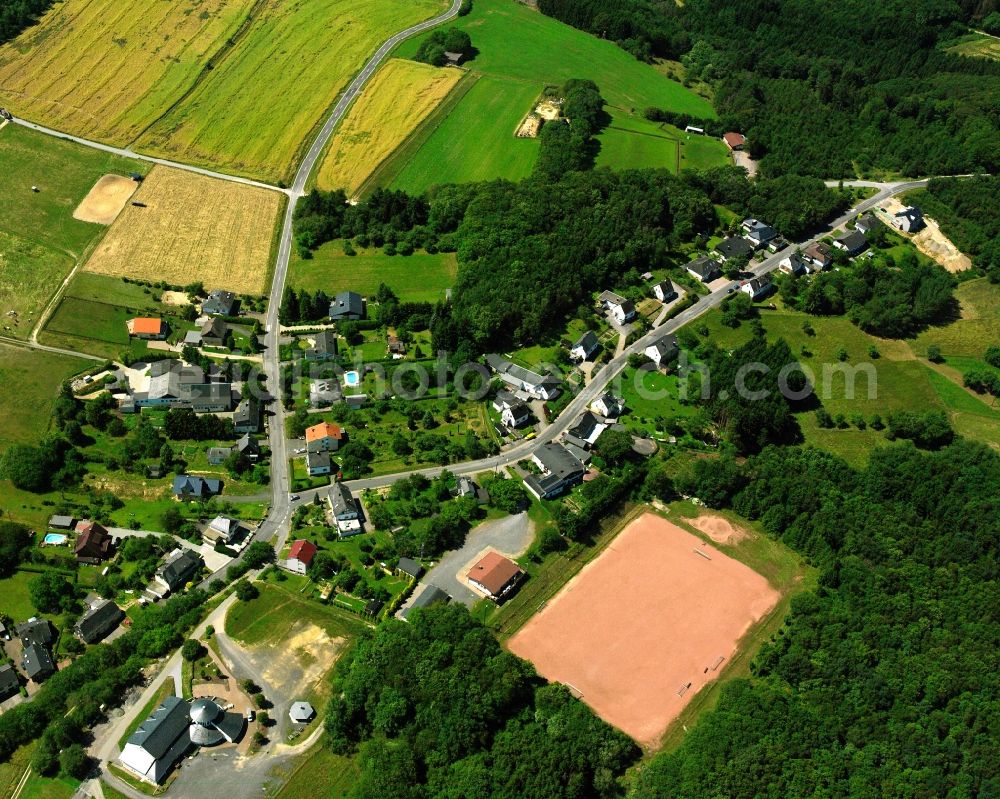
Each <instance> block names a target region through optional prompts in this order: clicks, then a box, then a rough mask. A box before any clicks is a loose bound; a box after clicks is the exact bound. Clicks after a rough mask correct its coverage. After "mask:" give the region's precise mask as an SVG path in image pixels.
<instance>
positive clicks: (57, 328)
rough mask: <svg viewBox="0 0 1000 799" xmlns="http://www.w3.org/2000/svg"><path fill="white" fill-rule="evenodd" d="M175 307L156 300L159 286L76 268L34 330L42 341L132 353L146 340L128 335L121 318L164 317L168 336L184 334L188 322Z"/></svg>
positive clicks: (138, 351) (110, 355) (144, 346)
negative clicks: (43, 322)
mask: <svg viewBox="0 0 1000 799" xmlns="http://www.w3.org/2000/svg"><path fill="white" fill-rule="evenodd" d="M177 311H178V308H177V307H176V306H171V305H165V304H164V303H162V302H160V293H159V291H158V290H154V289H150V288H148V287H145V286H139V285H136V284H135V283H126V282H124V281H123V280H120V279H118V278H113V277H108V276H106V275H98V274H94V273H92V272H79V273H78V274H77V275H75V276H74V278H73V280H72V281H71V282H70V284H69V285H68V286H67V287H66V291H65V293H64V294H63V296H62V298H61V299H60V300H59V304H58V305H56V307H55V308H54V309H53V311H52V315H51V316H50V317H49V318H48V320H47V321H46V323H45V327H44V328H43V330H42V331H41V334H40V335H39V341H41V342H42V343H43V344H50V345H53V346H60V347H64V348H68V349H75V350H80V351H81V352H89V353H91V354H93V355H99V356H102V357H106V358H118V357H119V356H120V354H121V352H122V351H123V350H125V349H126V348H129V349H131V352H132V354H133V356H139V355H141V354H142V353H144V352H146V350H147V349H148V343H147V342H146V341H144V340H142V339H132V340H131V341H130V340H129V335H128V328H127V327H126V324H125V323H126V321H127V320H129V319H131V318H132V317H134V316H161V317H166V318H167V321H168V323H169V324H170V325H171V338H176V337H177V336H178V335H183V331H184V329H185V327H191V325H190V324H188V323H184V322H182V320H181V319H180V317H179V316H175V314H176V313H177Z"/></svg>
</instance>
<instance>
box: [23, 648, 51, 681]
mask: <svg viewBox="0 0 1000 799" xmlns="http://www.w3.org/2000/svg"><path fill="white" fill-rule="evenodd" d="M21 668H22V669H23V670H24V673H25V674H27V675H28V679H29V680H31V681H32V682H36V683H37V682H41V681H42V680H44V679H45V678H46V677H48V676H49V675H50V674H54V673H55V670H56V664H55V663H54V662H53V661H52V653H51V652H50V651H49V648H48V647H47V646H42V645H41V644H30V645H29V646H26V647H25V648H24V649H23V650H22V652H21Z"/></svg>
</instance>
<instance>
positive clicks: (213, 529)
mask: <svg viewBox="0 0 1000 799" xmlns="http://www.w3.org/2000/svg"><path fill="white" fill-rule="evenodd" d="M239 529H240V523H239V522H238V521H236V519H230V518H228V517H226V516H216V517H215V518H214V519H212V521H210V522H209V523H208V527H206V528H205V531H204V532H203V533H202V534H201V537H202V540H204V541H205V543H206V544H217V543H223V544H228V543H230V542H232V540H233V539H234V538H235V537H236V533H237V532H239Z"/></svg>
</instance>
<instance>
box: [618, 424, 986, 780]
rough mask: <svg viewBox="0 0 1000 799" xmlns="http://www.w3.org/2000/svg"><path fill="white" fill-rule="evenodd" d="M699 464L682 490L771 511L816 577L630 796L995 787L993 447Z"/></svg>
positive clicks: (807, 452)
mask: <svg viewBox="0 0 1000 799" xmlns="http://www.w3.org/2000/svg"><path fill="white" fill-rule="evenodd" d="M698 471H699V473H698V474H690V475H688V476H687V478H686V480H682V481H680V487H681V488H682V490H690V491H693V492H694V493H696V494H698V495H699V496H702V497H703V498H708V497H711V498H713V500H714V503H713V504H716V505H718V506H726V507H731V508H732V509H733V510H735V511H736V512H737V513H739V514H741V515H743V516H746V517H748V518H751V519H758V520H760V522H761V523H762V525H763V526H764V528H765V529H766V530H768V531H769V532H770V533H771V534H772V535H774V536H775V537H778V538H780V539H781V540H782V541H784V542H785V543H786V544H788V545H789V546H792V547H793V548H795V549H797V550H798V551H800V552H802V553H804V554H805V555H807V556H808V557H809V558H810V559H811V560H812V561H813V563H815V564H816V565H817V566H818V567H819V568H820V576H819V588H818V590H817V591H816V592H814V593H807V594H803V595H801V596H799V597H798V598H797V599H795V600H794V601H793V604H792V613H791V616H790V617H789V619H788V621H787V623H786V625H785V627H784V629H783V630H781V632H780V633H779V634H778V635H777V636H776V637H775V638H774V639H773V640H772V641H771V643H769V644H767V645H765V647H764V648H763V650H762V651H761V653H760V654H759V655H758V657H757V658H756V659H755V661H754V663H753V667H752V671H753V675H754V679H752V680H737V681H734V682H732V683H730V684H729V685H728V686H727V687H726V688H725V689H724V691H723V695H722V698H721V700H720V702H719V704H718V706H717V707H716V709H715V711H714V712H712V713H710V714H708V715H706V716H705V717H704V718H703V719H702V720H701V721H700V722H699V724H698V726H697V727H695V728H693V729H692V730H691V731H690V733H689V734H688V736H687V738H686V740H685V742H684V745H683V746H682V747H681V748H680V749H678V750H676V751H673V752H669V753H663V754H661V755H659V756H657V757H656V758H655V759H654V760H653V761H652V763H651V764H650V766H649V767H648V768H646V769H645V770H644V771H643V773H642V774H641V776H640V778H639V780H638V783H637V784H636V786H635V789H634V792H633V795H634V796H635V797H636V799H638V798H639V797H642V798H643V799H661V798H662V799H667V798H668V797H670V799H678V798H679V797H699V799H700V798H701V797H707V796H726V797H733V798H734V799H735V798H738V797H748V798H749V797H776V798H777V797H782V798H783V797H789V796H851V797H882V796H897V797H903V796H907V797H931V796H953V797H972V796H996V795H997V792H998V791H1000V740H998V734H997V729H996V724H995V720H996V719H997V718H998V714H1000V698H998V697H1000V679H998V676H997V675H998V667H1000V662H998V654H1000V591H998V578H1000V573H998V562H997V557H996V547H997V530H998V529H1000V503H998V501H997V496H998V492H1000V457H998V456H997V454H996V453H994V452H992V451H991V450H990V449H989V448H988V447H986V446H983V445H980V444H977V443H972V442H967V441H959V442H957V443H955V444H952V445H951V446H949V447H946V448H944V449H941V450H939V451H937V452H931V453H922V452H920V451H918V450H917V449H915V448H914V447H913V446H912V445H909V444H898V445H895V446H891V447H884V448H881V449H878V450H876V451H875V452H874V453H873V455H872V457H871V461H870V463H869V465H868V467H867V468H866V469H864V470H863V471H861V472H856V471H854V470H852V469H850V468H849V467H848V466H847V465H846V464H844V463H843V462H841V461H839V460H838V459H837V458H836V457H834V456H832V455H828V454H826V453H823V452H820V451H818V450H814V449H800V448H797V447H772V448H768V449H765V450H764V451H763V452H762V453H761V454H760V455H757V456H755V457H752V458H750V459H749V460H747V461H746V462H745V463H744V464H742V465H741V464H739V463H737V462H736V461H734V460H727V459H724V460H720V461H716V462H715V465H714V466H713V467H711V468H704V467H702V468H701V469H699V470H698Z"/></svg>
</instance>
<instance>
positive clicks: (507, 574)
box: [466, 550, 524, 604]
mask: <svg viewBox="0 0 1000 799" xmlns="http://www.w3.org/2000/svg"><path fill="white" fill-rule="evenodd" d="M466 576H467V577H468V578H469V582H470V583H471V584H472V587H473V588H476V589H478V590H479V591H482V592H483V593H484V594H486V596H488V597H489V598H490V599H492V600H493V601H494V602H496V603H498V604H499V603H500V602H503V601H504V600H505V599H506V598H507V597H508V595H509V594H510V593H511V592H512V591H514V589H516V588H517V586H518V584H519V583H520V582H521V578H522V577H524V572H523V571H522V570H521V567H520V566H518V565H517V564H516V563H514V561H512V560H510V559H509V558H505V557H504V556H503V555H501V554H500V553H499V552H494V551H493V550H490V551H489V552H487V553H486V554H485V555H484V556H483V557H482V559H480V560H479V562H478V563H476V565H475V566H473V567H472V568H471V569H469V573H468V574H467V575H466Z"/></svg>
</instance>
